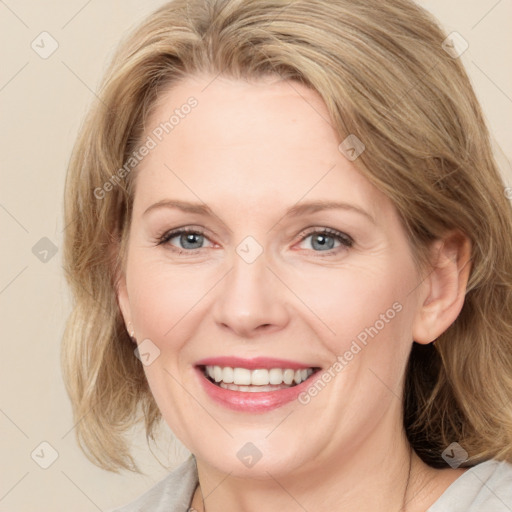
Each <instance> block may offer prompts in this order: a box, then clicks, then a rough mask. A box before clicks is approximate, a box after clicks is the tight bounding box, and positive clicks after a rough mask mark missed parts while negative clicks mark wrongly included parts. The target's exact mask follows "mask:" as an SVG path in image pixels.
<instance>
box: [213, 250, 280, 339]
mask: <svg viewBox="0 0 512 512" xmlns="http://www.w3.org/2000/svg"><path fill="white" fill-rule="evenodd" d="M267 263H268V262H267V259H266V258H265V253H263V254H261V255H260V256H259V257H258V258H257V259H256V260H255V261H253V262H252V263H248V262H246V261H244V259H243V258H241V257H239V256H238V255H236V254H235V257H234V260H233V267H232V269H231V271H229V272H228V274H227V275H226V276H225V278H224V279H223V280H222V284H221V286H219V287H218V290H217V296H216V299H215V302H214V306H213V314H214V319H215V322H216V324H217V325H219V326H220V327H221V328H222V329H229V330H231V331H232V333H233V334H235V335H237V337H243V338H248V339H250V338H254V337H256V336H258V335H261V334H262V333H263V332H265V333H267V334H269V333H272V332H276V331H278V330H280V329H283V328H284V327H285V326H286V325H287V324H288V322H289V320H290V315H289V310H288V308H287V303H286V287H285V286H284V285H283V283H282V282H281V281H280V280H279V279H278V278H277V277H276V276H275V274H274V272H273V271H271V270H270V269H269V268H268V267H267Z"/></svg>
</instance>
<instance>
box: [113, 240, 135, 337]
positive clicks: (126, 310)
mask: <svg viewBox="0 0 512 512" xmlns="http://www.w3.org/2000/svg"><path fill="white" fill-rule="evenodd" d="M118 251H119V243H118V242H117V241H116V243H115V244H112V246H111V247H110V257H111V262H112V266H113V268H114V275H115V291H116V298H117V304H118V306H119V309H120V311H121V316H122V317H123V320H124V324H125V327H126V331H127V332H128V335H129V336H130V338H132V340H133V341H134V342H136V341H135V338H134V334H133V326H132V322H131V320H132V314H131V308H130V300H129V298H128V289H127V286H126V272H125V268H124V266H123V262H122V260H119V259H116V258H117V256H118Z"/></svg>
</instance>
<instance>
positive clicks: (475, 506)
mask: <svg viewBox="0 0 512 512" xmlns="http://www.w3.org/2000/svg"><path fill="white" fill-rule="evenodd" d="M491 510H492V512H510V510H512V464H510V463H509V462H506V461H498V460H495V459H491V460H488V461H485V462H482V463H480V464H477V465H476V466H473V467H472V468H470V469H468V470H467V471H466V472H465V473H463V474H462V475H461V476H460V477H459V478H457V480H455V481H454V482H453V483H452V484H451V485H450V486H449V487H448V488H447V489H446V491H445V492H444V493H443V494H442V495H441V496H440V498H439V499H438V500H437V501H436V502H435V503H434V504H433V505H432V506H431V507H430V508H429V509H428V511H427V512H448V511H449V512H484V511H485V512H488V511H491Z"/></svg>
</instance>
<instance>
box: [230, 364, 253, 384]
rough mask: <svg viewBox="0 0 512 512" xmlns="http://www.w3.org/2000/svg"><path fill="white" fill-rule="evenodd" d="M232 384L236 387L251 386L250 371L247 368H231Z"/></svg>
mask: <svg viewBox="0 0 512 512" xmlns="http://www.w3.org/2000/svg"><path fill="white" fill-rule="evenodd" d="M233 382H234V383H235V384H237V385H238V386H239V385H240V384H242V385H246V386H250V385H251V370H248V369H247V368H233Z"/></svg>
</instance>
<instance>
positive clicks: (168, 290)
mask: <svg viewBox="0 0 512 512" xmlns="http://www.w3.org/2000/svg"><path fill="white" fill-rule="evenodd" d="M139 261H144V260H143V259H142V258H140V259H139ZM198 274H199V273H198V272H193V271H191V270H187V269H185V268H184V267H176V266H174V267H173V266H171V265H165V264H161V263H159V264H154V263H151V262H148V263H147V264H144V265H139V266H136V265H134V266H133V267H132V268H131V274H130V277H131V279H130V281H129V283H128V286H129V289H128V293H129V295H130V306H131V310H132V316H133V319H134V325H136V326H137V328H138V329H137V332H138V333H139V336H143V337H144V338H149V339H151V340H152V341H154V343H155V344H157V345H161V347H160V348H161V349H162V348H164V346H163V345H164V344H165V345H166V346H167V345H169V344H170V343H171V344H172V340H173V339H178V337H177V336H176V334H177V333H178V332H180V331H182V330H183V328H184V326H186V325H187V317H188V315H189V314H190V313H191V311H192V310H193V308H194V305H195V304H197V303H198V302H199V301H200V300H201V298H204V296H205V293H206V292H207V289H208V288H207V287H206V285H207V283H206V282H205V281H204V280H203V279H201V276H200V275H198Z"/></svg>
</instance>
